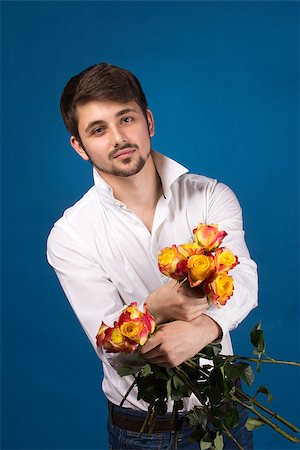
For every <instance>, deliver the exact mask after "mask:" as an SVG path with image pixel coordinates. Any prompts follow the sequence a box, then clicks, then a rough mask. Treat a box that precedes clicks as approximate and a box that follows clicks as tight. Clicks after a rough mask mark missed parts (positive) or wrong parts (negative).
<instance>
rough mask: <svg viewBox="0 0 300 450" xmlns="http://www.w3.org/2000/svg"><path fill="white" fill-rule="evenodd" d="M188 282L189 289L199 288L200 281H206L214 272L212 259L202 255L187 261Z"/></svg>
mask: <svg viewBox="0 0 300 450" xmlns="http://www.w3.org/2000/svg"><path fill="white" fill-rule="evenodd" d="M187 267H188V269H189V270H188V280H189V282H190V285H191V287H195V286H199V284H200V283H202V281H204V280H206V279H207V278H208V277H209V276H210V275H211V273H212V271H213V270H214V267H215V265H214V258H213V256H211V255H205V254H204V253H202V254H199V255H192V256H191V257H190V258H189V259H188V263H187Z"/></svg>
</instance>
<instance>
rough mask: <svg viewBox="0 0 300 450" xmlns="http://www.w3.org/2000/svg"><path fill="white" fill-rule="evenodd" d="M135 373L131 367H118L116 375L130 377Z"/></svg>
mask: <svg viewBox="0 0 300 450" xmlns="http://www.w3.org/2000/svg"><path fill="white" fill-rule="evenodd" d="M134 373H136V369H134V368H133V367H119V368H118V374H119V375H120V376H121V377H126V376H127V375H132V374H134Z"/></svg>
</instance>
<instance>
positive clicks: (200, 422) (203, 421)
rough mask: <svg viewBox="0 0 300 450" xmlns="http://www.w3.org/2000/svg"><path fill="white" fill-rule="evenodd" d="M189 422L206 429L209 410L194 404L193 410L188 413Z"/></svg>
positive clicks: (192, 425)
mask: <svg viewBox="0 0 300 450" xmlns="http://www.w3.org/2000/svg"><path fill="white" fill-rule="evenodd" d="M188 418H189V424H190V425H191V427H193V428H196V427H197V426H198V427H199V426H200V427H201V428H202V429H203V430H205V428H206V425H207V412H206V411H205V410H204V409H203V408H202V407H199V406H194V408H193V409H192V411H190V412H189V413H188Z"/></svg>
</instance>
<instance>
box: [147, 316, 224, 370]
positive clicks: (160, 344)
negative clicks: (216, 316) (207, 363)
mask: <svg viewBox="0 0 300 450" xmlns="http://www.w3.org/2000/svg"><path fill="white" fill-rule="evenodd" d="M221 335H222V331H221V328H220V327H219V325H218V324H217V323H216V322H215V321H214V320H213V319H211V318H210V317H209V316H206V315H205V314H203V315H201V316H199V317H197V318H196V319H194V320H192V321H191V322H184V321H181V320H177V321H175V322H170V323H165V324H163V325H161V326H160V327H159V330H158V331H157V333H155V334H154V336H152V337H151V338H150V339H149V340H148V341H147V342H146V344H145V345H144V346H143V347H142V348H141V350H140V351H141V353H142V354H143V356H144V357H145V358H146V359H147V360H148V361H149V362H152V363H155V364H158V365H159V366H162V367H175V366H178V365H179V364H181V363H182V362H184V361H187V360H188V359H189V358H192V357H193V356H195V355H196V353H198V352H199V351H200V350H202V348H204V347H205V346H206V345H208V344H210V343H211V342H213V341H215V340H216V339H218V338H220V337H221Z"/></svg>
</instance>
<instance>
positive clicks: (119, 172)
mask: <svg viewBox="0 0 300 450" xmlns="http://www.w3.org/2000/svg"><path fill="white" fill-rule="evenodd" d="M149 155H150V153H149ZM148 157H149V156H148ZM148 157H147V158H146V159H145V158H143V157H142V156H141V155H138V159H137V161H136V163H135V164H134V166H133V167H126V166H128V165H129V164H130V163H131V162H132V157H129V158H126V159H123V160H122V161H118V162H119V163H121V164H122V166H123V167H116V166H112V167H111V168H109V169H108V168H107V167H103V166H100V165H99V164H96V163H95V162H94V161H92V160H91V163H92V164H93V166H94V167H95V168H96V169H97V170H98V171H100V172H103V173H106V174H108V175H114V176H116V177H130V176H132V175H135V174H137V173H139V172H140V171H141V170H142V168H143V167H144V165H145V164H146V161H147V159H148Z"/></svg>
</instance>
